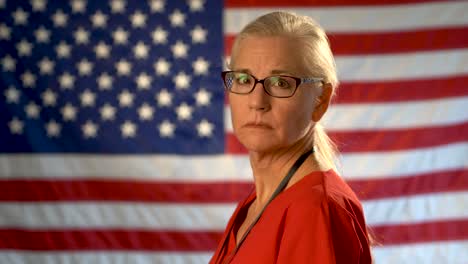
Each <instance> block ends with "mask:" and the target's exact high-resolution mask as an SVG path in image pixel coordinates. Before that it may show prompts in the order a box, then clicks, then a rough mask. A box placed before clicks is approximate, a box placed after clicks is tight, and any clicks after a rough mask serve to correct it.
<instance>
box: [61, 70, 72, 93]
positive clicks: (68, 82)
mask: <svg viewBox="0 0 468 264" xmlns="http://www.w3.org/2000/svg"><path fill="white" fill-rule="evenodd" d="M59 83H60V87H62V88H63V89H65V90H66V89H72V88H73V86H74V84H75V77H74V76H73V75H71V74H70V73H68V72H64V73H63V74H62V75H60V77H59Z"/></svg>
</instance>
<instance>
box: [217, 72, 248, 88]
mask: <svg viewBox="0 0 468 264" xmlns="http://www.w3.org/2000/svg"><path fill="white" fill-rule="evenodd" d="M224 78H225V79H224V83H225V84H226V88H227V89H228V90H230V91H231V92H234V93H249V92H250V90H252V86H253V84H254V83H255V81H254V79H253V77H252V76H251V75H250V74H248V73H244V72H228V73H227V74H226V75H225V77H224Z"/></svg>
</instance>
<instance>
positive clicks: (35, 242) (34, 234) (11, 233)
mask: <svg viewBox="0 0 468 264" xmlns="http://www.w3.org/2000/svg"><path fill="white" fill-rule="evenodd" d="M0 237H1V238H2V239H0V249H20V250H136V251H146V250H150V251H212V250H214V249H215V248H216V246H217V242H218V241H219V240H220V239H221V233H219V232H210V231H204V232H194V231H185V232H176V231H148V230H137V229H130V230H114V229H106V230H92V229H91V230H90V229H86V230H71V229H67V230H41V231H38V230H21V229H2V230H0Z"/></svg>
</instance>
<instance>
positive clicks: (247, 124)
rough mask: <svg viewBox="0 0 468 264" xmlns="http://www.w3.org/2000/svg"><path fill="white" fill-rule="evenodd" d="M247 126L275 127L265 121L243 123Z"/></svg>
mask: <svg viewBox="0 0 468 264" xmlns="http://www.w3.org/2000/svg"><path fill="white" fill-rule="evenodd" d="M243 127H245V128H260V129H272V128H273V127H272V126H270V125H269V124H267V123H263V122H248V123H246V124H245V125H243Z"/></svg>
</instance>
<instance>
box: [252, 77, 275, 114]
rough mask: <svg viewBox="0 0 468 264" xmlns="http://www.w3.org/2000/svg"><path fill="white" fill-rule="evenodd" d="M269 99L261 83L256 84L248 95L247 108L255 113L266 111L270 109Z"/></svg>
mask: <svg viewBox="0 0 468 264" xmlns="http://www.w3.org/2000/svg"><path fill="white" fill-rule="evenodd" d="M270 98H271V96H269V95H268V94H267V93H266V92H265V88H264V86H263V83H256V84H255V86H254V89H253V91H252V92H251V93H249V94H248V104H249V108H250V109H253V110H256V111H267V110H269V109H270Z"/></svg>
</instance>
